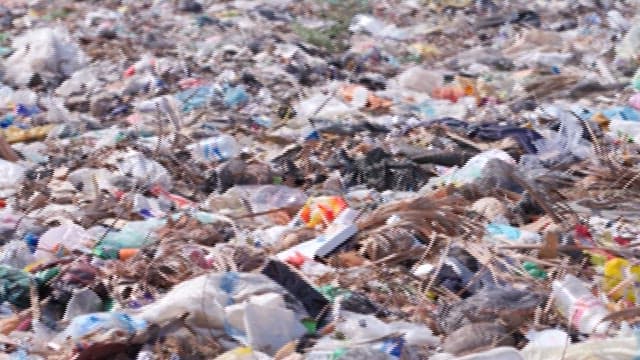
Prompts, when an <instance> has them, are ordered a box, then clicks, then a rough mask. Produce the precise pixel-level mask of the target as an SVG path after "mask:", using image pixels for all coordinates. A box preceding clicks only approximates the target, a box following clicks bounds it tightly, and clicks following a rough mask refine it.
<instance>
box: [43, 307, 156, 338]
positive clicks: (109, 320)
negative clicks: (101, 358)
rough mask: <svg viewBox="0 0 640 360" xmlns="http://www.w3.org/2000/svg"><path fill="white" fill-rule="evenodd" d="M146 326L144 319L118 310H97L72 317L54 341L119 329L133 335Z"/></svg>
mask: <svg viewBox="0 0 640 360" xmlns="http://www.w3.org/2000/svg"><path fill="white" fill-rule="evenodd" d="M146 327H147V323H146V322H145V321H144V320H140V319H139V318H136V317H134V316H130V315H127V314H124V313H119V312H97V313H91V314H86V315H79V316H76V317H74V318H73V319H72V320H71V323H70V324H69V326H68V327H67V328H66V329H65V330H64V331H62V332H61V333H60V335H59V336H58V338H57V339H56V340H54V342H58V343H60V342H62V341H64V339H65V338H67V337H71V338H72V339H74V340H80V339H81V338H84V337H86V336H88V335H90V334H95V333H100V332H105V331H109V330H120V331H124V332H125V333H126V334H130V335H133V334H135V333H136V332H137V331H140V330H143V329H145V328H146Z"/></svg>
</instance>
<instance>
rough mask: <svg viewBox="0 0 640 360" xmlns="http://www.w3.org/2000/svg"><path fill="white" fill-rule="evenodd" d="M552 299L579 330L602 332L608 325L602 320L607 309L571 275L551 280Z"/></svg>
mask: <svg viewBox="0 0 640 360" xmlns="http://www.w3.org/2000/svg"><path fill="white" fill-rule="evenodd" d="M553 299H554V301H555V304H556V306H557V308H558V310H559V311H560V313H561V314H562V315H563V316H565V317H566V318H568V319H569V320H570V321H571V326H573V327H575V328H576V329H578V330H579V331H580V332H583V333H585V334H591V333H598V334H602V333H604V332H606V330H607V328H608V327H609V325H610V322H608V321H602V319H603V318H604V317H605V316H607V315H608V314H609V310H607V308H606V307H605V305H604V304H603V303H602V302H601V301H600V300H599V299H598V298H597V297H595V296H594V295H593V294H592V293H591V291H589V288H588V287H587V285H586V284H585V283H584V282H583V281H581V280H580V279H578V278H576V277H575V276H573V275H570V274H569V275H567V276H566V277H565V278H564V279H563V280H562V281H559V280H555V281H554V282H553Z"/></svg>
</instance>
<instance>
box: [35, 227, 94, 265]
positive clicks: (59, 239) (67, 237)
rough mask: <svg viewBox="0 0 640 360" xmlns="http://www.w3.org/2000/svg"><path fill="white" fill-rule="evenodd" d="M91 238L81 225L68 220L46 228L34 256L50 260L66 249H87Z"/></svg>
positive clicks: (91, 240)
mask: <svg viewBox="0 0 640 360" xmlns="http://www.w3.org/2000/svg"><path fill="white" fill-rule="evenodd" d="M92 242H93V238H92V236H91V234H89V232H87V231H86V230H85V229H84V228H83V227H82V226H79V225H76V224H74V223H73V222H71V221H69V222H67V223H64V224H62V225H60V226H57V227H54V228H51V229H49V230H47V231H46V232H45V233H44V234H42V236H40V241H39V242H38V248H37V250H36V252H35V254H34V255H35V257H36V258H37V259H39V260H50V259H52V258H55V256H56V255H58V254H61V253H64V252H65V251H68V250H87V251H88V248H89V247H90V246H91V245H92Z"/></svg>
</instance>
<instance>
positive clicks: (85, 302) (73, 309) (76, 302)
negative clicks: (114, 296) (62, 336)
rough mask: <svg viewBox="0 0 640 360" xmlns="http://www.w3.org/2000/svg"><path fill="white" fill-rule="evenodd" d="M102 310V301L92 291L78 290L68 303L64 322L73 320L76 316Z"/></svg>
mask: <svg viewBox="0 0 640 360" xmlns="http://www.w3.org/2000/svg"><path fill="white" fill-rule="evenodd" d="M101 309H102V300H101V299H100V297H98V295H96V293H94V292H93V291H92V290H91V289H87V288H85V289H79V290H78V289H76V290H74V291H73V295H71V299H69V302H68V303H67V308H66V310H65V313H64V316H63V318H62V319H63V320H71V319H73V318H75V317H76V316H80V315H84V314H89V313H94V312H98V311H100V310H101Z"/></svg>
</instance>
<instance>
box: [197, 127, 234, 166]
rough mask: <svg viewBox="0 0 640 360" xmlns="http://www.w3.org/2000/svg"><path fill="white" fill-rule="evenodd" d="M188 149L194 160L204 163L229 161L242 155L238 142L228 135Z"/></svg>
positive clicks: (213, 138)
mask: <svg viewBox="0 0 640 360" xmlns="http://www.w3.org/2000/svg"><path fill="white" fill-rule="evenodd" d="M188 148H189V149H190V150H191V155H192V156H193V158H194V159H197V160H199V161H203V162H210V161H224V160H229V159H232V158H234V157H235V156H237V155H238V154H239V153H240V146H239V145H238V142H237V140H236V139H235V138H234V137H233V136H231V135H226V134H223V135H219V136H216V137H212V138H209V139H205V140H202V141H200V142H198V143H195V144H192V145H189V146H188Z"/></svg>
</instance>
